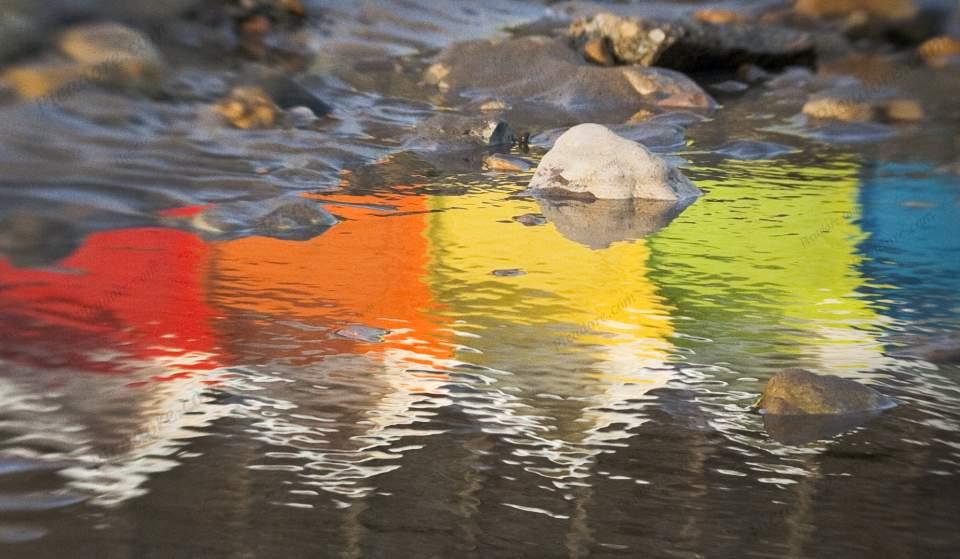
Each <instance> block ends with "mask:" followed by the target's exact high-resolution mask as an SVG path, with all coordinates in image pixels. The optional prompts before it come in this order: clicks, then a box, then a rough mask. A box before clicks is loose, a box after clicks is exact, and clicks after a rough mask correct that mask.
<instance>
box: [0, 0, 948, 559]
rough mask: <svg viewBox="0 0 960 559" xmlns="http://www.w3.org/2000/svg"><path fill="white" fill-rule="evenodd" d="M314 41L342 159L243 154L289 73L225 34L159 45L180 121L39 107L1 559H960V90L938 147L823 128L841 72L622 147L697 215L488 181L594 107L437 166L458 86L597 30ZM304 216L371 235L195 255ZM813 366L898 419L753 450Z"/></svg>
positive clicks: (714, 80)
mask: <svg viewBox="0 0 960 559" xmlns="http://www.w3.org/2000/svg"><path fill="white" fill-rule="evenodd" d="M475 4H481V5H475ZM314 7H315V8H317V9H322V10H323V12H322V13H324V18H323V19H322V20H320V21H319V23H316V24H315V26H313V27H310V32H309V33H308V34H307V37H308V39H309V41H308V42H309V43H310V44H311V45H312V46H313V47H312V48H315V49H316V50H315V54H314V55H313V56H312V58H311V59H310V61H309V64H307V66H306V67H305V68H304V69H301V70H299V71H298V73H297V79H298V83H300V84H301V85H302V87H303V88H304V89H305V90H306V91H308V92H309V93H310V94H312V95H313V96H314V98H316V99H319V100H322V102H323V103H326V104H327V105H329V107H330V113H329V114H326V115H317V119H316V120H315V121H311V123H310V124H309V125H307V126H286V125H284V126H276V127H272V128H268V129H263V130H241V129H237V128H232V127H229V126H227V125H225V124H224V122H223V121H222V119H220V118H219V117H218V115H217V114H216V112H215V111H214V110H213V109H212V108H211V107H212V104H213V103H214V102H216V101H217V100H218V99H220V98H222V97H223V95H225V94H226V93H227V92H228V91H229V89H230V86H231V85H232V84H234V83H237V82H238V80H240V79H241V78H240V76H258V75H262V72H263V68H259V67H258V64H260V63H256V62H249V61H247V62H243V60H246V59H244V58H243V57H229V58H221V57H219V56H218V55H214V54H209V53H207V54H196V53H195V52H203V51H195V52H194V53H192V51H190V49H187V48H186V47H184V46H183V42H182V41H181V39H183V38H184V37H186V42H187V43H191V42H201V43H202V41H201V40H200V38H198V37H197V33H198V29H197V28H196V27H194V24H193V23H190V24H184V25H183V26H179V25H174V26H173V27H171V28H166V29H165V31H164V32H163V33H160V34H155V37H157V38H158V39H157V43H158V45H159V46H160V47H161V48H162V49H163V54H164V56H166V57H167V59H168V60H169V61H171V66H172V67H173V69H172V72H173V77H172V78H170V81H169V82H167V85H166V86H165V87H167V93H166V95H167V96H166V97H163V96H161V97H159V98H155V97H149V96H147V97H144V96H141V95H132V94H129V93H123V92H118V91H111V90H109V89H106V88H99V87H89V88H86V87H85V88H82V90H80V91H77V92H75V93H71V94H69V95H60V96H56V97H53V98H47V99H41V100H40V101H23V100H14V99H9V100H8V101H7V102H4V103H3V104H2V105H0V170H2V173H0V223H3V224H4V225H3V227H2V228H0V251H2V255H0V557H7V556H9V557H30V558H46V557H51V558H52V557H61V556H62V555H63V553H64V551H65V550H69V551H71V552H72V553H73V555H75V556H78V557H97V558H113V557H118V558H119V557H137V558H151V557H156V558H161V557H162V558H167V557H209V558H221V557H222V558H247V557H280V556H286V557H370V558H372V557H390V558H394V557H398V558H400V557H402V558H406V557H409V558H421V557H424V558H427V557H437V558H441V557H454V556H458V557H477V558H481V557H483V558H486V557H633V556H637V555H649V556H655V557H743V556H748V555H749V556H757V557H843V558H846V557H849V558H854V557H865V556H871V555H876V556H890V557H953V556H955V555H956V552H957V549H958V547H960V539H958V536H957V535H956V529H955V520H956V513H955V512H950V511H955V508H956V503H957V502H958V501H960V490H958V489H957V487H958V485H957V483H956V478H957V476H958V475H960V411H958V410H960V369H958V367H957V365H956V364H950V363H935V362H934V361H939V359H935V358H934V357H931V355H932V354H931V353H930V351H929V348H930V347H931V346H932V345H933V346H936V344H940V343H950V342H943V340H944V339H949V338H950V336H955V335H956V332H957V330H958V328H960V302H958V300H957V296H956V294H957V292H958V288H960V220H958V219H957V215H958V205H960V180H958V177H957V175H956V174H953V173H954V171H955V168H956V165H957V161H958V160H957V157H958V153H957V145H958V144H957V141H958V129H960V128H958V122H960V107H958V105H957V101H956V97H955V94H954V92H955V91H956V89H955V87H956V86H957V85H958V84H957V79H958V78H957V76H956V75H955V73H952V72H951V71H950V70H945V71H944V70H937V69H935V68H927V67H923V66H918V65H909V66H908V65H904V66H902V67H901V66H897V67H896V68H898V71H897V72H894V73H893V74H892V75H893V76H894V77H893V78H889V74H884V76H885V77H884V79H885V80H886V79H888V78H889V79H892V80H893V81H892V82H889V83H888V82H884V84H883V85H884V87H887V86H893V87H897V88H900V89H901V90H902V91H905V92H907V93H908V94H909V95H910V96H911V97H912V98H915V99H918V100H919V101H920V102H922V103H923V106H924V107H925V109H926V111H927V113H928V117H927V118H926V119H925V120H923V121H921V122H898V123H889V122H884V123H874V122H864V123H826V124H824V123H818V122H816V121H811V120H808V119H804V118H802V115H800V116H798V115H799V113H800V111H801V108H802V107H803V105H804V102H805V101H806V100H807V96H808V94H809V93H810V90H811V89H812V88H814V87H815V85H814V82H816V80H817V79H820V78H822V77H823V76H824V75H826V74H829V72H827V71H824V70H823V69H822V68H821V69H820V71H819V72H818V73H817V74H813V73H808V74H802V73H796V72H794V73H793V74H790V71H788V72H787V74H784V75H785V76H786V78H783V79H781V80H780V81H779V83H778V82H777V81H775V80H774V81H770V82H767V83H763V84H757V85H751V86H750V87H749V88H748V89H747V90H746V91H732V92H731V91H727V92H724V91H723V88H720V89H719V90H717V89H714V88H713V87H712V86H713V85H715V84H720V83H723V82H724V81H727V80H729V79H731V76H729V75H720V74H718V75H714V74H704V75H695V76H694V77H695V79H696V81H697V83H699V84H701V85H702V86H703V87H704V89H705V90H706V91H709V92H710V93H711V94H712V95H713V96H714V97H715V98H716V100H717V102H718V103H719V105H720V108H719V109H718V110H716V111H712V110H689V109H687V108H667V109H663V110H660V109H657V111H656V114H655V115H653V116H652V117H651V118H644V119H639V118H636V119H633V120H632V121H631V122H625V118H624V116H623V115H620V114H619V112H618V111H619V110H620V109H616V110H611V112H604V111H600V110H599V109H598V110H597V111H598V112H596V113H594V114H592V115H591V116H592V117H595V118H596V119H601V120H602V119H603V118H604V117H605V116H606V117H608V118H610V120H607V121H606V122H605V123H606V124H608V125H611V127H613V129H614V130H616V131H618V132H619V133H620V134H621V135H623V136H625V137H629V138H631V139H635V140H637V141H640V142H641V143H643V144H644V145H646V146H647V147H649V148H650V149H651V150H652V151H654V152H655V153H659V154H661V155H663V156H665V157H668V158H670V160H671V161H673V162H675V163H677V164H680V165H682V167H683V171H684V173H685V174H686V175H687V176H688V177H689V178H690V179H691V180H692V181H693V182H694V183H695V184H696V185H697V186H698V187H699V188H701V189H702V190H703V191H704V192H705V195H704V196H703V197H702V198H700V199H699V200H697V201H696V202H695V203H693V204H691V205H690V206H689V207H686V208H684V209H682V211H681V212H667V213H664V212H663V211H660V210H659V209H657V208H651V207H650V206H646V205H639V206H636V205H633V204H632V203H620V201H600V202H595V203H592V204H591V203H585V202H582V201H577V200H565V201H559V202H558V201H551V200H538V199H534V198H531V197H530V196H529V195H528V194H527V193H526V192H525V190H526V186H527V183H528V182H529V180H530V177H531V176H532V172H533V171H532V169H529V170H513V171H495V170H485V169H484V166H483V160H484V158H485V157H486V156H487V155H488V154H489V152H490V151H499V152H509V153H506V154H504V155H509V156H511V157H515V158H521V159H522V160H523V161H525V162H527V163H530V164H536V162H537V161H539V159H540V158H541V157H542V156H543V153H544V152H545V150H546V148H547V147H548V146H549V145H550V144H552V141H553V140H554V139H555V137H556V135H557V132H558V131H557V129H559V128H563V127H566V126H569V125H571V124H574V123H575V122H574V121H572V120H571V119H572V118H574V117H571V116H570V113H569V106H565V107H563V111H562V112H556V111H554V112H551V111H553V109H551V110H550V111H548V110H546V109H545V110H544V111H540V110H539V109H538V108H537V106H536V104H533V105H531V106H530V107H521V108H513V109H509V110H508V112H507V113H506V114H507V115H508V117H509V119H508V120H510V124H511V125H512V126H513V127H514V128H515V130H514V132H515V133H516V134H517V135H518V136H519V135H520V134H521V133H529V134H530V137H531V138H530V142H529V146H528V145H526V143H524V142H521V144H523V145H513V146H511V147H508V148H504V147H503V146H500V147H498V148H490V147H486V146H479V145H475V144H463V145H460V144H456V143H455V142H453V141H452V140H451V139H450V138H449V137H448V136H444V135H443V134H442V133H439V132H437V129H438V128H437V126H439V125H436V124H435V123H436V122H438V121H437V120H436V119H437V118H438V115H440V116H446V115H454V116H457V117H459V116H464V117H470V118H476V117H478V115H481V116H482V114H483V112H482V111H479V110H477V109H476V108H475V107H473V106H472V105H470V104H469V103H463V104H459V105H455V104H454V103H453V102H452V101H451V99H450V97H449V95H450V94H449V92H443V91H438V90H436V88H432V87H431V86H430V85H429V84H426V83H424V81H423V79H422V77H423V75H424V72H429V70H428V68H430V64H431V63H432V62H433V61H435V60H436V56H437V53H438V52H439V51H440V50H441V49H443V48H446V47H448V46H449V45H451V44H453V43H454V42H456V41H464V40H471V39H485V38H490V37H499V38H501V39H504V40H508V38H509V37H512V36H527V35H534V34H537V33H538V32H539V31H538V30H540V29H543V28H547V29H551V28H554V27H556V25H555V22H556V21H557V20H558V19H559V20H562V21H566V20H563V19H562V18H564V17H568V16H569V14H570V13H579V12H577V11H576V10H578V9H580V8H577V7H576V6H574V7H570V6H566V7H564V6H561V7H553V8H547V7H545V6H543V5H541V4H539V3H537V2H508V1H505V0H504V1H497V2H489V3H488V2H484V3H470V4H469V6H467V5H465V4H461V3H457V2H441V3H437V4H434V3H426V2H424V3H412V2H380V3H373V2H369V3H362V4H357V3H352V2H322V3H320V2H318V3H317V6H314ZM583 9H586V8H583ZM623 9H628V8H623ZM645 10H646V11H644V12H643V13H644V14H676V13H683V12H685V11H687V8H685V7H683V6H682V5H681V6H668V5H659V4H657V5H652V6H648V7H647V8H645ZM87 17H89V14H88V16H87ZM543 18H546V19H543ZM544 21H546V22H547V23H544ZM550 22H554V23H550ZM548 23H549V25H548ZM511 28H512V29H513V30H512V31H509V32H508V31H507V29H511ZM191 34H193V35H191ZM171 37H177V38H179V39H178V40H176V41H174V40H173V39H172V38H171ZM224 60H226V62H224ZM263 65H266V66H269V64H263ZM902 68H909V71H907V70H903V71H900V70H899V69H902ZM854 70H856V71H854ZM854 70H848V69H845V70H844V72H845V73H849V74H851V75H853V74H857V72H860V73H863V74H869V72H870V67H866V66H865V67H864V68H862V69H854ZM858 75H859V74H858ZM790 76H794V77H790ZM251 79H252V78H251ZM878 87H879V86H878ZM728 89H729V88H728ZM471 102H472V101H471ZM510 110H512V111H513V112H512V113H511V112H509V111H510ZM558 115H559V116H558ZM627 116H629V115H627ZM431 119H434V120H431ZM440 128H442V126H440ZM451 146H452V147H451ZM508 160H509V159H508ZM291 194H296V195H301V196H303V197H306V198H307V199H309V200H312V201H315V202H317V203H318V204H320V205H322V207H323V208H325V209H326V210H327V211H328V212H330V213H331V214H332V215H333V216H335V217H336V219H337V223H336V224H335V225H333V226H331V227H329V228H326V225H325V226H324V228H323V230H322V232H320V233H319V234H316V236H307V237H308V238H296V239H290V238H278V237H276V236H266V235H260V234H256V230H253V233H254V234H249V235H247V234H243V235H215V234H210V232H209V231H205V230H200V229H198V228H197V227H196V226H195V224H196V221H195V219H196V216H198V215H200V214H202V213H203V212H206V211H208V210H209V209H210V208H211V207H217V208H222V209H223V211H227V212H229V211H230V208H236V207H239V206H236V204H245V203H249V202H257V203H260V202H262V201H264V200H268V199H274V198H276V197H278V196H282V195H291ZM607 202H610V203H607ZM243 207H248V206H243ZM25 223H26V224H27V225H24V224H25ZM281 237H282V236H281ZM954 339H955V338H954ZM953 343H956V342H955V341H954V342H953ZM787 367H804V368H807V369H809V370H812V371H816V372H821V373H829V374H835V375H840V376H844V377H847V378H853V379H857V380H859V381H862V382H865V383H868V384H870V385H871V386H873V387H875V388H876V389H878V390H880V391H881V392H883V393H884V394H887V395H889V396H892V397H893V398H894V399H896V400H897V402H898V405H897V406H896V407H895V408H893V409H891V410H888V411H886V412H884V413H882V414H879V415H877V416H873V417H858V418H855V420H854V421H851V422H850V423H849V424H843V423H842V422H841V424H839V425H838V424H836V422H828V423H827V424H824V423H818V422H816V421H812V422H794V423H790V422H787V423H785V424H784V423H778V422H777V421H775V420H774V419H772V418H770V417H762V416H760V415H757V414H754V413H752V412H751V411H750V405H751V403H752V402H753V401H754V400H755V398H756V396H757V394H758V393H760V391H761V390H762V387H763V385H764V382H765V381H766V379H767V378H769V377H770V376H771V375H772V374H774V373H775V372H777V371H779V370H781V369H783V368H787Z"/></svg>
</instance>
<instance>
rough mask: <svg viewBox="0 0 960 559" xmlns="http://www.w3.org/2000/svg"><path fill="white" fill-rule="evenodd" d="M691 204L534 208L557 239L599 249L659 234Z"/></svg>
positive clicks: (567, 203) (555, 202)
mask: <svg viewBox="0 0 960 559" xmlns="http://www.w3.org/2000/svg"><path fill="white" fill-rule="evenodd" d="M692 201H693V199H688V200H686V201H681V202H673V201H667V200H589V201H586V200H573V199H551V198H542V199H538V200H537V204H538V205H539V206H540V211H541V212H543V216H544V217H545V218H546V219H547V221H549V222H550V223H552V224H553V225H554V227H556V228H557V231H559V232H560V234H561V235H563V236H564V237H566V238H567V239H570V240H571V241H574V242H576V243H580V244H582V245H584V246H587V247H589V248H592V249H603V248H607V247H609V246H610V245H612V244H613V243H616V242H620V241H633V240H636V239H641V238H643V237H646V236H647V235H650V234H652V233H655V232H657V231H659V230H660V229H662V228H664V227H666V226H667V225H668V224H669V223H670V222H671V221H673V219H674V218H675V217H677V216H678V215H680V213H681V212H682V211H683V210H684V209H685V208H686V207H687V206H688V205H689V204H690V203H691V202H692Z"/></svg>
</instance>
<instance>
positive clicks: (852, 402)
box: [755, 369, 893, 415]
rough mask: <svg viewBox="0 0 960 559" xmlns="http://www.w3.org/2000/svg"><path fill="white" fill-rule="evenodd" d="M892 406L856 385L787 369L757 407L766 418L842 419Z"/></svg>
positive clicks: (770, 384)
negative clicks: (853, 414)
mask: <svg viewBox="0 0 960 559" xmlns="http://www.w3.org/2000/svg"><path fill="white" fill-rule="evenodd" d="M892 405H893V400H892V399H891V398H889V397H887V396H884V395H883V394H881V393H879V392H877V391H876V390H874V389H873V388H870V387H869V386H865V385H863V384H860V383H858V382H856V381H853V380H850V379H845V378H841V377H837V376H833V375H817V374H814V373H811V372H810V371H806V370H804V369H786V370H784V371H781V372H779V373H777V374H775V375H773V376H772V377H770V380H769V381H767V385H766V386H765V387H764V389H763V394H762V395H761V396H760V399H759V400H758V402H757V403H756V404H755V407H756V408H758V409H759V410H760V412H761V413H763V414H765V415H839V414H848V413H864V412H871V411H877V410H883V409H886V408H889V407H891V406H892Z"/></svg>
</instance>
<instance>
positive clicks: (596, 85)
mask: <svg viewBox="0 0 960 559" xmlns="http://www.w3.org/2000/svg"><path fill="white" fill-rule="evenodd" d="M424 80H425V81H426V82H427V83H428V84H432V85H434V86H436V87H437V88H438V89H440V91H442V92H445V93H446V94H447V95H448V96H449V97H451V102H453V103H458V102H463V101H469V100H471V99H472V100H477V101H479V100H484V99H499V100H501V101H502V102H504V103H506V104H509V105H510V106H511V107H512V112H511V113H510V114H518V113H525V112H537V111H540V112H541V113H542V112H544V111H545V110H547V109H550V110H552V112H551V113H549V114H545V115H541V117H542V120H543V121H544V122H547V121H553V122H555V121H556V119H557V115H558V114H561V115H565V116H568V117H569V116H574V117H577V118H578V119H580V120H583V119H594V118H596V119H598V120H599V119H604V120H605V121H607V122H613V121H623V120H625V119H626V118H628V117H629V116H630V115H632V114H634V113H635V112H636V111H637V110H639V109H641V108H643V106H644V105H648V106H664V107H684V108H697V109H710V108H713V107H714V106H715V102H714V101H713V99H711V98H710V96H709V95H707V94H706V93H705V92H704V91H703V90H702V89H701V88H700V87H699V86H698V85H697V84H696V83H694V82H693V81H692V80H690V79H689V78H687V77H686V76H684V75H683V74H680V73H677V72H673V71H671V70H666V69H662V68H643V67H631V68H623V67H618V68H603V67H599V66H595V65H591V64H588V63H587V62H585V61H583V60H582V59H581V57H580V56H579V55H578V54H577V53H576V52H574V51H573V50H571V49H570V48H569V47H568V46H567V45H566V44H565V43H564V42H563V41H561V40H558V39H549V38H545V37H522V38H518V39H508V40H502V41H467V42H463V43H458V44H456V45H453V46H452V47H450V48H448V49H446V50H444V51H443V52H442V53H441V54H440V55H439V57H438V58H437V61H436V63H435V64H434V65H432V66H431V67H430V68H429V69H428V70H427V72H426V74H425V76H424ZM509 118H510V119H511V122H513V119H512V117H509Z"/></svg>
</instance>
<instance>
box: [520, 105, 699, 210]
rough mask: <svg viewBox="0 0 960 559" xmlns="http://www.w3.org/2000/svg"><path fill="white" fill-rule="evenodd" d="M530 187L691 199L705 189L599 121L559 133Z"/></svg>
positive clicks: (624, 196) (603, 196)
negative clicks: (560, 134)
mask: <svg viewBox="0 0 960 559" xmlns="http://www.w3.org/2000/svg"><path fill="white" fill-rule="evenodd" d="M530 188H531V189H532V190H535V191H536V190H562V191H567V192H569V193H571V194H574V195H580V196H583V195H592V196H593V197H594V198H599V199H627V198H639V199H648V200H686V199H690V198H695V197H697V196H700V195H701V194H703V193H702V192H701V191H700V189H699V188H697V187H696V186H694V185H693V183H691V182H690V180H689V179H687V177H685V176H683V174H682V173H681V172H680V170H679V169H676V168H674V167H671V166H670V165H669V164H667V162H666V161H665V160H664V159H663V158H661V157H660V156H658V155H655V154H653V153H650V152H649V151H647V149H646V148H644V147H643V146H641V145H640V144H638V143H636V142H633V141H631V140H628V139H626V138H622V137H620V136H618V135H616V134H614V133H613V132H612V131H610V129H608V128H607V127H605V126H601V125H599V124H580V125H578V126H574V127H573V128H571V129H570V130H567V131H566V132H565V133H564V134H563V135H562V136H560V137H559V138H558V139H557V141H556V143H555V144H554V146H553V149H551V150H550V151H548V152H547V154H546V155H545V156H544V157H543V159H542V160H541V161H540V165H539V166H538V167H537V170H536V172H535V173H534V175H533V178H532V179H531V180H530Z"/></svg>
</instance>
